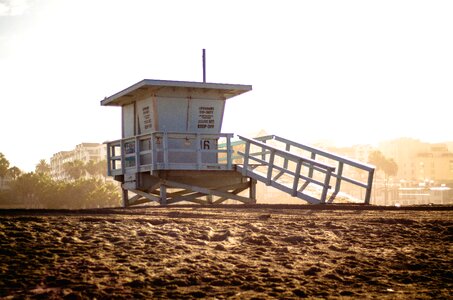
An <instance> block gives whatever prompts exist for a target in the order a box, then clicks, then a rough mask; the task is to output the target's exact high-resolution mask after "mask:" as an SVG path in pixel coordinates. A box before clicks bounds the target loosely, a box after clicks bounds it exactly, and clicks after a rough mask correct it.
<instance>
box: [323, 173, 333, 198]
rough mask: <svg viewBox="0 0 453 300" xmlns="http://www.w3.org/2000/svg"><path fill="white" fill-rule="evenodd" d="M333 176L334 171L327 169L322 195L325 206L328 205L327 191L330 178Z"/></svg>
mask: <svg viewBox="0 0 453 300" xmlns="http://www.w3.org/2000/svg"><path fill="white" fill-rule="evenodd" d="M331 175H332V170H331V169H327V170H326V177H325V179H324V185H323V187H322V194H321V203H322V204H324V203H326V197H327V190H328V189H329V183H330V176H331Z"/></svg>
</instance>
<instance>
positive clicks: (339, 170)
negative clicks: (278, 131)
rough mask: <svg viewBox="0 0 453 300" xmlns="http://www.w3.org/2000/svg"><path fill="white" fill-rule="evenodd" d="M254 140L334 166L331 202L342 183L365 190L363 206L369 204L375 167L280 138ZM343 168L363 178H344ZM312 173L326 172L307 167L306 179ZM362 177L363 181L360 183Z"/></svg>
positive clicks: (268, 137)
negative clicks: (272, 143)
mask: <svg viewBox="0 0 453 300" xmlns="http://www.w3.org/2000/svg"><path fill="white" fill-rule="evenodd" d="M256 140H259V141H261V142H263V143H267V142H270V141H273V142H274V143H277V144H280V145H278V148H283V149H285V150H286V151H288V152H289V151H291V152H292V153H295V152H301V151H305V152H307V153H308V154H309V156H310V158H311V159H312V160H317V161H323V160H324V161H328V163H329V164H334V165H335V164H336V171H335V172H333V173H332V174H331V175H332V177H333V178H335V179H336V180H335V181H336V182H335V189H334V191H333V193H332V194H331V196H330V199H329V200H333V199H334V198H335V197H336V196H337V194H338V193H339V192H340V191H341V184H342V183H343V182H348V183H351V184H352V185H355V186H357V187H360V188H363V189H365V197H364V203H365V204H370V199H371V189H372V186H373V176H374V170H375V167H374V166H372V165H369V164H366V163H362V162H358V161H355V160H352V159H349V158H346V157H342V156H339V155H335V154H333V153H330V152H327V151H324V150H321V149H317V148H314V147H311V146H307V145H303V144H299V143H296V142H293V141H290V140H287V139H284V138H282V137H279V136H276V135H269V136H263V137H258V138H256ZM284 165H285V166H288V161H287V160H285V162H284ZM345 168H349V169H350V170H349V172H348V174H354V173H356V174H361V173H363V174H364V176H356V177H357V178H352V176H346V175H345V174H344V170H345ZM314 171H319V172H326V171H325V170H324V169H323V168H319V167H317V166H316V165H311V166H309V174H308V177H313V172H314ZM362 177H364V179H365V181H362Z"/></svg>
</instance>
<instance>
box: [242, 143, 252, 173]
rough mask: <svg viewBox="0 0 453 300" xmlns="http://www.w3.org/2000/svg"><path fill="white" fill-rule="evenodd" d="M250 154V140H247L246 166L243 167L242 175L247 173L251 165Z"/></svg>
mask: <svg viewBox="0 0 453 300" xmlns="http://www.w3.org/2000/svg"><path fill="white" fill-rule="evenodd" d="M249 155H250V141H245V153H244V168H243V169H242V175H244V176H245V175H247V169H248V167H249Z"/></svg>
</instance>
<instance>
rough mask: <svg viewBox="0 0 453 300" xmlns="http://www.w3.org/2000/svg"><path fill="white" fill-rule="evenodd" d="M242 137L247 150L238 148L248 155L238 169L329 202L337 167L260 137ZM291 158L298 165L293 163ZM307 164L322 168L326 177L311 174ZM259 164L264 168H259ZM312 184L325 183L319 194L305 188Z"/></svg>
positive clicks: (312, 199) (294, 192)
mask: <svg viewBox="0 0 453 300" xmlns="http://www.w3.org/2000/svg"><path fill="white" fill-rule="evenodd" d="M238 137H239V138H240V139H241V140H242V141H244V142H245V150H244V152H242V151H238V153H239V154H240V155H242V156H243V158H244V161H243V164H242V166H239V165H238V169H239V170H241V172H242V174H243V175H244V176H250V177H253V178H255V179H257V180H260V181H262V182H264V183H266V184H267V185H271V186H273V187H275V188H278V189H280V190H282V191H284V192H287V193H289V194H291V195H292V196H297V197H299V198H302V199H304V200H306V201H308V202H310V203H325V202H326V197H327V192H328V190H329V189H330V178H331V175H332V173H333V172H334V171H335V167H332V166H329V165H327V164H324V163H321V162H319V161H316V160H313V159H310V158H304V157H302V156H299V155H295V154H293V153H290V152H288V151H286V150H282V149H278V148H275V147H273V146H271V145H268V144H265V143H263V142H261V141H258V140H256V139H249V138H246V137H243V136H238ZM290 162H291V163H292V165H293V166H294V168H292V167H290V166H289V163H290ZM303 166H308V167H309V168H311V169H312V170H316V171H319V172H321V174H322V175H323V179H322V180H318V179H315V178H313V176H310V173H308V174H306V172H304V171H303V169H302V167H303ZM258 168H260V169H261V170H260V171H258V170H257V169H258ZM262 169H264V173H262V172H263V170H262ZM280 178H291V181H292V182H290V184H289V185H288V184H284V183H283V182H282V180H279V179H280ZM309 184H314V185H317V186H319V187H321V194H320V196H319V198H318V197H315V196H313V195H310V194H309V193H306V192H305V189H306V188H307V187H308V185H309Z"/></svg>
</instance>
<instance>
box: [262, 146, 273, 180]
mask: <svg viewBox="0 0 453 300" xmlns="http://www.w3.org/2000/svg"><path fill="white" fill-rule="evenodd" d="M263 150H264V149H263ZM274 158H275V150H274V149H271V156H270V157H269V163H268V165H267V168H268V169H267V181H266V184H267V185H270V184H271V183H272V171H273V169H274Z"/></svg>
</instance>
